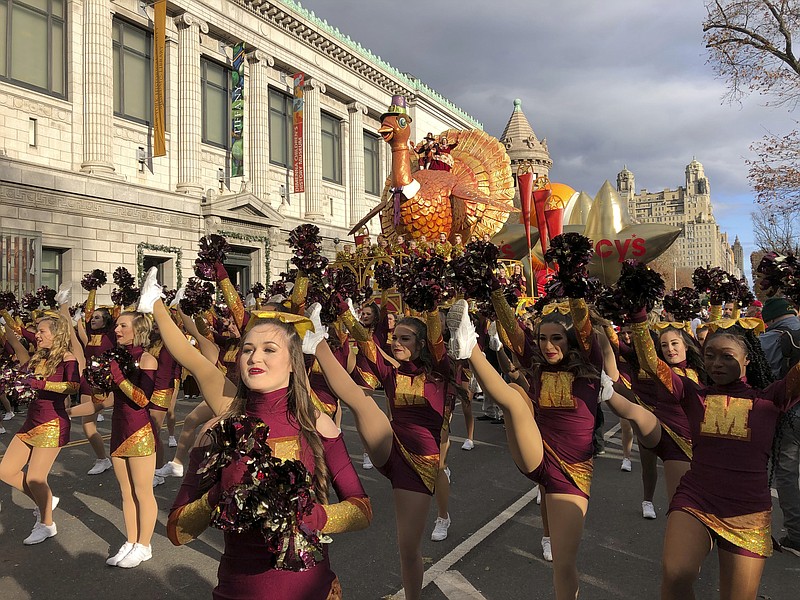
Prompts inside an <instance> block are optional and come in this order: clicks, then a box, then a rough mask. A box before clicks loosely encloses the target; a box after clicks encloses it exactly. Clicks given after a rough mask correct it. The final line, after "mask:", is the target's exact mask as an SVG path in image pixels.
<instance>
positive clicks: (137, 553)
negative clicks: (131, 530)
mask: <svg viewBox="0 0 800 600" xmlns="http://www.w3.org/2000/svg"><path fill="white" fill-rule="evenodd" d="M151 558H153V549H152V546H142V545H141V544H134V545H133V548H132V549H131V551H130V552H128V554H126V555H125V556H124V557H123V558H122V559H121V560H120V561H119V562H118V563H117V566H118V567H122V568H123V569H132V568H133V567H138V566H139V565H140V564H141V563H143V562H144V561H146V560H150V559H151Z"/></svg>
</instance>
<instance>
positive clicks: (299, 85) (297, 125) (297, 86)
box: [292, 73, 306, 193]
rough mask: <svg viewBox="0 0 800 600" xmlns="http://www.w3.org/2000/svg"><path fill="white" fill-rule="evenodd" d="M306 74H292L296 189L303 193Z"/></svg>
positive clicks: (293, 152)
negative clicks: (304, 90)
mask: <svg viewBox="0 0 800 600" xmlns="http://www.w3.org/2000/svg"><path fill="white" fill-rule="evenodd" d="M305 79H306V77H305V75H304V74H303V73H296V74H294V75H292V81H293V82H294V101H293V102H292V125H293V137H292V159H293V160H292V164H293V165H294V191H295V193H302V192H304V191H305V189H306V178H305V164H304V161H303V85H304V84H305Z"/></svg>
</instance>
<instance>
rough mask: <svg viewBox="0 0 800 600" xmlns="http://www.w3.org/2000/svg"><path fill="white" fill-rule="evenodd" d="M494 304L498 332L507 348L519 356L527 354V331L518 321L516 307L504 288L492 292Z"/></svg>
mask: <svg viewBox="0 0 800 600" xmlns="http://www.w3.org/2000/svg"><path fill="white" fill-rule="evenodd" d="M491 298H492V306H493V307H494V312H495V313H497V334H498V335H499V336H500V339H501V340H502V342H503V345H504V346H505V347H506V348H509V349H511V351H512V352H513V353H514V354H516V355H517V356H523V355H524V354H525V332H524V331H523V330H522V327H520V326H519V323H518V322H517V317H516V315H515V314H514V309H513V308H511V306H510V305H509V303H508V301H507V300H506V297H505V296H504V295H503V290H502V289H497V290H495V291H493V292H492V295H491Z"/></svg>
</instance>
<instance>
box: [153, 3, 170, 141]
mask: <svg viewBox="0 0 800 600" xmlns="http://www.w3.org/2000/svg"><path fill="white" fill-rule="evenodd" d="M153 10H154V16H153V46H154V52H153V156H154V157H155V156H166V154H167V140H166V134H165V121H166V117H165V115H166V111H165V105H164V67H165V60H164V58H165V56H164V54H165V51H164V48H165V46H166V37H167V35H166V33H167V0H156V3H155V4H154V5H153Z"/></svg>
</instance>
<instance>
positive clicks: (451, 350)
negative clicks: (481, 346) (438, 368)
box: [447, 300, 478, 360]
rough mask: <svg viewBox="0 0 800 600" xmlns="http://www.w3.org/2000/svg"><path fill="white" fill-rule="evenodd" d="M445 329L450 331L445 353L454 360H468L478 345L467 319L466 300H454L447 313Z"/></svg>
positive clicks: (472, 327)
mask: <svg viewBox="0 0 800 600" xmlns="http://www.w3.org/2000/svg"><path fill="white" fill-rule="evenodd" d="M447 328H448V329H449V330H450V342H449V343H448V344H447V353H448V354H449V355H450V357H451V358H454V359H456V360H462V359H466V358H469V357H470V354H472V349H473V348H474V347H475V345H476V344H477V343H478V334H476V333H475V326H474V325H473V324H472V321H470V319H469V304H467V301H466V300H456V302H455V303H454V304H453V306H452V307H451V308H450V310H449V311H448V312H447Z"/></svg>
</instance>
